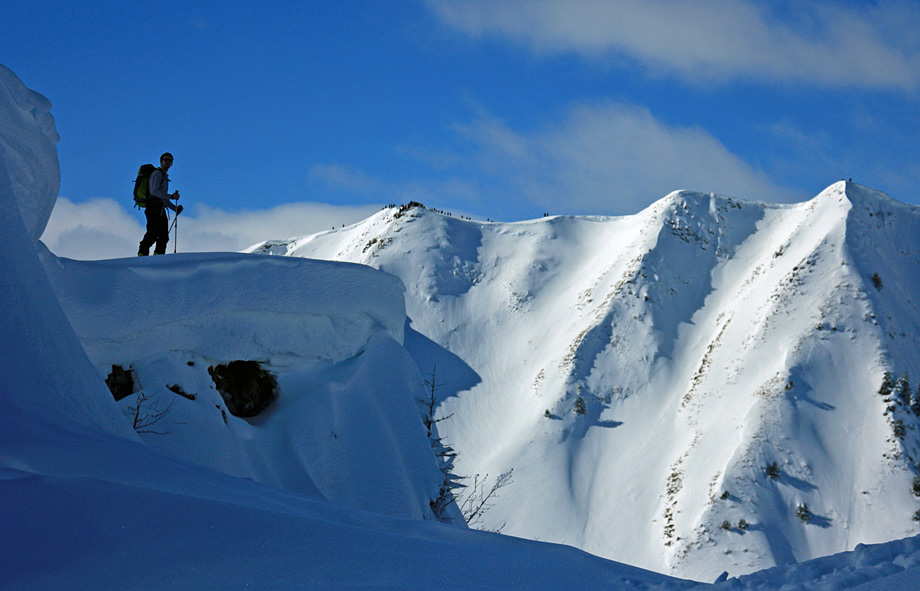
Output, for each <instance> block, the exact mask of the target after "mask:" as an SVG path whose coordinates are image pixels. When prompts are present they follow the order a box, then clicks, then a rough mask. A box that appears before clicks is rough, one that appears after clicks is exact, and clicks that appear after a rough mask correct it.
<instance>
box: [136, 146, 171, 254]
mask: <svg viewBox="0 0 920 591" xmlns="http://www.w3.org/2000/svg"><path fill="white" fill-rule="evenodd" d="M172 163H173V156H172V154H170V153H169V152H166V153H165V154H163V155H162V156H160V167H159V168H157V169H155V170H154V171H153V172H152V173H150V180H149V181H148V200H147V203H146V207H145V209H144V215H145V216H146V217H147V233H146V234H144V237H143V238H142V239H141V243H140V248H139V249H138V251H137V256H139V257H145V256H147V255H148V254H150V247H151V246H153V245H154V243H155V244H156V246H155V247H154V249H153V254H166V243H167V242H169V218H167V217H166V208H167V207H168V208H169V209H171V210H173V211H175V212H176V215H179V214H180V213H182V206H181V205H180V206H178V207H177V206H175V205H174V204H172V203H170V201H169V200H170V199H176V200H178V199H179V191H175V192H173V194H172V195H170V194H169V193H168V191H169V176H167V174H166V172H167V171H168V170H169V167H170V166H172Z"/></svg>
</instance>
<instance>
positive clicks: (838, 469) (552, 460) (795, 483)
mask: <svg viewBox="0 0 920 591" xmlns="http://www.w3.org/2000/svg"><path fill="white" fill-rule="evenodd" d="M918 226H920V209H918V208H916V207H912V206H908V205H905V204H902V203H899V202H896V201H894V200H892V199H890V198H888V197H887V196H885V195H884V194H882V193H879V192H877V191H873V190H871V189H868V188H866V187H862V186H859V185H857V184H855V183H852V182H839V183H836V184H834V185H832V186H830V187H828V188H827V189H826V190H825V191H823V192H822V193H821V194H819V195H818V196H817V197H815V198H814V199H813V200H811V201H809V202H806V203H801V204H796V205H771V204H765V203H753V202H745V201H741V200H738V199H734V198H728V197H720V196H716V195H707V194H698V193H691V192H675V193H673V194H671V195H668V196H667V197H665V198H663V199H661V200H660V201H658V202H657V203H655V204H653V205H652V206H651V207H649V208H647V209H646V210H645V211H643V212H641V213H639V214H637V215H634V216H628V217H618V218H602V217H547V218H543V219H539V220H534V221H527V222H520V223H482V222H475V221H471V220H465V219H457V218H455V217H452V216H450V215H448V214H444V213H438V212H434V211H428V210H426V209H424V208H422V207H402V208H387V209H385V210H383V211H381V212H380V213H378V214H377V215H375V216H373V217H371V218H369V219H368V220H366V221H364V222H362V223H359V224H356V225H353V226H351V227H347V228H343V229H338V230H333V231H329V232H324V233H320V234H316V235H312V236H306V237H300V238H294V239H290V240H276V241H269V242H265V243H262V244H259V245H256V246H254V247H252V248H250V249H249V251H250V252H255V253H269V254H280V255H288V256H296V257H308V258H318V259H330V260H340V261H351V262H358V263H363V264H366V265H371V266H373V267H376V268H378V269H381V270H383V271H387V272H389V273H392V274H394V275H396V276H398V277H400V278H401V279H402V280H403V282H404V283H405V285H406V287H407V293H406V301H407V312H408V316H409V318H410V319H411V329H410V331H409V335H408V336H407V340H406V344H407V347H408V348H409V350H410V352H411V353H412V354H413V356H414V357H415V359H416V361H417V362H418V365H419V368H420V370H421V371H422V372H423V373H431V372H436V376H437V382H439V383H442V384H443V386H442V387H441V390H440V392H441V394H442V397H443V398H442V402H441V405H440V409H439V412H440V416H442V417H446V416H450V418H449V419H447V420H445V421H442V422H441V423H439V429H440V433H441V434H442V435H443V436H444V437H445V439H446V440H448V441H449V442H450V443H451V444H452V445H453V447H454V448H455V449H456V450H457V451H458V452H459V454H460V455H459V457H458V459H457V462H456V466H457V471H458V472H459V473H461V474H464V475H474V474H479V475H486V474H488V475H489V478H490V479H494V478H495V477H496V476H497V475H499V474H503V473H506V472H507V471H509V470H513V475H512V479H513V481H512V482H511V484H508V485H507V486H505V487H503V488H502V489H501V490H500V491H499V496H498V497H497V498H496V499H495V503H494V507H493V508H492V509H491V511H490V512H489V513H488V514H487V515H486V516H485V519H484V523H483V525H484V527H487V528H497V527H500V526H502V525H504V528H503V530H502V531H503V532H504V533H508V534H513V535H517V536H522V537H528V538H532V539H538V540H545V541H553V542H560V543H565V544H571V545H574V546H576V547H579V548H582V549H584V550H587V551H589V552H591V553H594V554H598V555H601V556H605V557H608V558H611V559H614V560H618V561H622V562H626V563H629V564H635V565H638V566H641V567H643V568H648V569H652V570H656V571H660V572H668V573H671V574H674V575H677V576H682V577H689V578H701V579H704V580H706V579H709V580H711V578H712V577H715V576H717V575H718V574H719V573H720V572H722V571H723V570H727V571H729V572H731V573H732V574H738V573H746V572H752V571H754V570H757V569H760V568H765V567H770V566H773V565H777V564H789V563H792V562H795V561H801V560H807V559H809V558H813V557H817V556H823V555H828V554H832V553H835V552H840V551H844V550H850V549H852V548H854V547H855V546H856V545H857V544H859V543H871V542H881V541H885V540H891V539H897V538H901V537H904V536H906V535H911V534H914V533H916V532H918V531H920V528H918V524H917V521H915V520H914V519H913V517H914V514H915V512H916V511H917V510H918V508H920V501H918V499H917V497H916V496H915V495H914V492H913V480H914V478H915V476H916V474H917V461H918V460H920V445H918V442H920V431H918V426H920V422H918V419H917V416H916V414H915V412H914V411H912V410H911V406H910V405H911V403H912V402H915V401H916V398H917V395H916V392H915V390H914V388H915V385H909V383H910V381H909V380H910V377H911V376H917V377H920V356H918V337H920V309H918V306H917V304H916V303H914V302H913V297H914V294H915V293H918V292H920V281H918V280H917V273H916V271H917V264H918V262H920V235H918V233H917V231H916V230H917V227H918ZM431 342H433V343H435V344H437V345H439V346H440V347H443V348H444V349H445V350H446V353H445V352H444V351H440V352H437V351H436V352H434V353H433V352H432V351H431V349H430V347H429V345H430V343H431ZM886 371H887V372H890V374H891V375H892V376H893V380H897V378H902V379H901V380H900V384H899V386H898V387H899V388H902V389H903V388H905V387H906V390H907V391H906V392H905V393H903V394H901V395H898V393H897V392H894V393H891V394H888V395H880V394H879V392H880V387H881V386H882V383H883V376H884V374H885V372H886ZM904 376H906V378H904ZM905 381H906V384H905ZM914 381H915V382H916V381H917V380H916V379H915V380H914ZM487 482H488V481H487Z"/></svg>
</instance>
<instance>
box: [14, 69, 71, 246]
mask: <svg viewBox="0 0 920 591" xmlns="http://www.w3.org/2000/svg"><path fill="white" fill-rule="evenodd" d="M58 139H59V138H58V134H57V130H56V129H55V127H54V118H53V117H52V116H51V103H50V102H49V101H48V99H46V98H45V97H43V96H42V95H40V94H38V93H37V92H35V91H33V90H29V89H28V88H26V87H25V85H24V84H23V83H22V81H21V80H19V78H18V77H17V76H16V75H15V74H14V73H13V72H11V71H10V70H9V69H7V68H6V67H5V66H3V65H2V64H0V196H2V198H3V202H2V204H0V205H2V206H3V207H16V208H17V209H18V210H19V213H20V214H21V216H22V222H23V224H24V225H25V227H26V232H27V233H28V235H29V236H30V237H31V238H32V239H33V240H38V239H39V237H40V236H41V235H42V232H44V230H45V225H46V224H47V223H48V218H49V217H50V216H51V210H52V209H53V208H54V202H55V200H57V193H58V188H59V187H60V184H61V173H60V167H59V165H58V159H57V149H56V148H55V144H57V141H58Z"/></svg>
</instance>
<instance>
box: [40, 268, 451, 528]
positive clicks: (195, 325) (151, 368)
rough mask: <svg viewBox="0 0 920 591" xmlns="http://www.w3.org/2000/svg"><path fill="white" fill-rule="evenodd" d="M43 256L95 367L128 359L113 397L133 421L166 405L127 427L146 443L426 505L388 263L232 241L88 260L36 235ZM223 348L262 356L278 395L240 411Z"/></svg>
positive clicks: (315, 486)
mask: <svg viewBox="0 0 920 591" xmlns="http://www.w3.org/2000/svg"><path fill="white" fill-rule="evenodd" d="M43 261H44V264H45V269H46V271H47V273H48V276H49V278H50V279H51V283H52V286H53V287H54V289H55V291H56V292H57V293H58V294H59V296H60V301H61V304H62V305H63V307H64V310H65V312H66V313H67V317H68V319H69V321H70V323H71V325H72V326H73V327H74V329H75V330H76V332H77V334H78V335H79V337H80V341H81V343H82V344H83V347H84V349H85V350H86V352H87V353H88V354H89V357H90V359H91V360H92V361H93V363H94V364H95V366H96V368H97V370H98V372H99V373H100V375H106V374H108V373H109V371H110V370H111V368H112V367H113V366H116V365H117V366H119V367H121V368H124V369H126V370H127V371H129V372H130V373H131V375H132V378H133V380H134V381H135V386H134V393H133V394H131V395H130V396H128V397H127V398H126V399H124V400H122V401H120V402H119V404H120V406H121V407H122V409H123V410H124V411H125V412H127V413H129V414H132V413H133V414H132V416H137V415H140V416H139V419H140V420H139V421H135V424H137V423H138V422H149V421H150V420H152V418H154V417H156V416H157V415H158V414H159V413H160V412H161V411H162V410H166V409H168V412H166V413H165V414H164V415H163V417H162V419H161V420H159V421H157V422H156V424H155V425H151V426H150V427H149V428H146V429H139V431H140V432H141V433H142V436H143V437H144V439H145V441H147V442H148V444H150V445H152V446H153V447H156V448H157V449H159V450H161V451H164V452H166V453H169V454H171V455H174V456H176V457H179V458H184V459H187V460H191V461H193V462H196V463H198V464H201V465H204V466H208V467H210V468H213V469H215V470H218V471H221V472H225V473H228V474H233V475H236V476H242V477H247V478H251V479H254V480H257V481H260V482H265V483H268V484H272V485H275V486H279V487H282V488H285V489H288V490H292V491H298V492H304V493H310V494H318V495H322V496H323V497H325V498H327V499H330V500H334V501H336V502H340V503H344V504H348V505H352V506H355V507H360V508H363V509H367V510H373V511H377V512H381V513H386V514H391V515H398V516H403V517H411V518H416V519H419V518H422V517H426V516H430V509H429V506H428V504H429V501H430V499H431V498H433V497H434V496H436V495H437V487H438V484H439V479H440V472H439V471H438V470H437V468H436V465H435V463H434V459H433V458H432V457H431V452H430V448H429V445H428V442H427V440H426V438H425V433H424V431H423V428H422V425H421V422H420V421H419V417H418V411H417V409H416V406H415V399H416V398H421V396H422V390H421V388H422V378H421V376H420V375H419V373H418V370H417V369H416V367H415V365H414V364H413V363H412V361H411V359H410V358H409V357H408V355H407V354H406V351H405V350H404V349H403V347H402V346H401V343H402V340H403V330H404V325H405V307H404V306H405V304H404V300H403V286H402V284H401V282H400V281H399V280H398V279H397V278H395V277H393V276H392V275H387V274H384V273H381V272H379V271H376V270H374V269H371V268H370V267H365V266H361V265H352V264H349V263H334V262H325V261H305V260H295V259H280V258H277V257H252V256H247V255H242V254H233V253H222V254H188V255H177V256H168V257H150V258H137V259H118V260H108V261H95V262H85V261H73V260H68V259H60V258H58V257H55V256H54V255H52V254H51V253H50V252H48V251H47V250H45V251H44V254H43ZM235 360H256V361H260V362H262V365H263V367H264V368H265V369H266V370H267V371H269V372H271V373H272V374H273V375H275V376H276V378H277V381H278V387H279V392H280V393H279V399H278V400H277V401H276V402H275V403H273V404H272V405H271V406H269V408H268V409H267V410H265V411H263V413H262V414H261V415H259V416H258V417H256V418H255V419H253V420H250V421H246V420H243V419H240V418H237V417H234V416H231V414H230V411H229V406H228V405H226V404H225V402H224V400H223V399H222V398H221V395H220V394H219V393H218V391H217V389H216V384H215V383H214V381H213V380H212V378H211V375H210V372H209V368H210V367H213V366H215V365H217V364H219V363H223V364H226V363H229V362H231V361H235ZM138 409H140V410H138ZM145 418H146V420H144V419H145ZM203 441H204V442H207V443H206V444H204V445H202V442H203ZM369 481H371V482H373V483H374V485H373V486H366V484H365V483H367V482H369Z"/></svg>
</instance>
